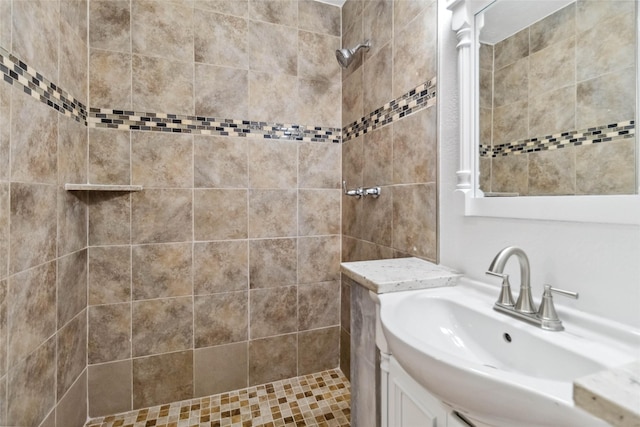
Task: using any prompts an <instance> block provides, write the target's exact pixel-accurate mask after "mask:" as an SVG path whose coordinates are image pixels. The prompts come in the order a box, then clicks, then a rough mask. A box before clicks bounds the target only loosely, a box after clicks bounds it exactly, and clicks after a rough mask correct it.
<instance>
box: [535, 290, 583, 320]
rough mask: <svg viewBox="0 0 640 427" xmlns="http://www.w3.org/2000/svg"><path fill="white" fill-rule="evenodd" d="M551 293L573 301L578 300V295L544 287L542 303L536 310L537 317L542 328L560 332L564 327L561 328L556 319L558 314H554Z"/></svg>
mask: <svg viewBox="0 0 640 427" xmlns="http://www.w3.org/2000/svg"><path fill="white" fill-rule="evenodd" d="M552 292H553V293H556V294H560V295H564V296H566V297H570V298H574V299H578V296H579V294H578V293H577V292H571V291H566V290H564V289H558V288H554V287H552V286H551V285H544V292H543V293H542V302H541V303H540V308H539V309H538V317H540V320H541V321H542V328H543V329H550V330H554V331H561V330H563V329H564V327H563V326H562V322H561V321H560V319H559V318H558V313H557V312H556V308H555V306H554V304H553V295H552V294H551V293H552Z"/></svg>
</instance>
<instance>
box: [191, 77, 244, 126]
mask: <svg viewBox="0 0 640 427" xmlns="http://www.w3.org/2000/svg"><path fill="white" fill-rule="evenodd" d="M195 67H196V74H195V85H196V87H197V88H198V89H197V91H196V94H195V113H196V114H197V115H198V116H206V117H214V118H217V119H225V118H228V119H236V120H237V119H238V118H246V117H248V115H249V104H248V98H249V72H248V71H247V70H239V69H237V68H228V67H215V66H212V65H205V64H196V65H195ZM225 138H228V137H225Z"/></svg>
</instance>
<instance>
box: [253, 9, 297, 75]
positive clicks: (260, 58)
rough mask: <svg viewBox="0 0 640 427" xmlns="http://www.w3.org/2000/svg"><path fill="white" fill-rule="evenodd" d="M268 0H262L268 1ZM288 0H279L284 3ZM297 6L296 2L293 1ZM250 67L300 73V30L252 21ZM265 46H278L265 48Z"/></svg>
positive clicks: (294, 73) (270, 71) (268, 70)
mask: <svg viewBox="0 0 640 427" xmlns="http://www.w3.org/2000/svg"><path fill="white" fill-rule="evenodd" d="M267 1H268V0H260V1H259V3H260V4H262V3H266V2H267ZM285 1H288V0H277V2H273V3H280V4H283V3H284V2H285ZM293 4H294V6H295V3H293ZM248 40H249V67H250V69H251V70H254V71H260V72H264V73H283V74H288V75H291V76H296V75H297V74H298V31H297V29H295V28H289V27H284V26H281V25H273V24H267V23H263V22H255V21H252V23H251V25H250V26H249V39H248ZM264 46H278V48H277V49H265V48H264Z"/></svg>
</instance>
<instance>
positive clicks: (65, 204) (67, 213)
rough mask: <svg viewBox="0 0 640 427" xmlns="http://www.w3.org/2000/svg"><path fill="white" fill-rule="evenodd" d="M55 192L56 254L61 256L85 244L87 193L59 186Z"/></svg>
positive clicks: (81, 247)
mask: <svg viewBox="0 0 640 427" xmlns="http://www.w3.org/2000/svg"><path fill="white" fill-rule="evenodd" d="M81 182H82V181H81ZM57 193H58V203H57V204H58V212H57V213H58V238H57V246H58V256H63V255H65V254H68V253H71V252H74V251H78V250H80V249H83V248H84V247H85V246H86V245H87V195H86V194H82V193H77V192H70V191H65V190H64V189H63V188H61V187H59V188H58V190H57Z"/></svg>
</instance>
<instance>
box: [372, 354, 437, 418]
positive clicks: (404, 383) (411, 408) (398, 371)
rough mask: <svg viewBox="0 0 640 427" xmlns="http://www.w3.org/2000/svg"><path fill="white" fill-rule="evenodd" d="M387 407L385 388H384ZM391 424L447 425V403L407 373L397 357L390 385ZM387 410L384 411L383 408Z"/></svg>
mask: <svg viewBox="0 0 640 427" xmlns="http://www.w3.org/2000/svg"><path fill="white" fill-rule="evenodd" d="M382 394H383V402H382V405H383V406H384V404H385V402H384V391H383V393H382ZM386 404H387V416H388V427H391V426H394V427H418V426H425V427H427V426H428V427H445V426H446V425H447V412H446V411H445V408H444V406H443V405H442V403H440V401H439V400H437V399H436V398H435V397H434V396H432V395H431V394H430V393H429V392H427V391H426V390H425V389H424V388H423V387H422V386H421V385H419V384H418V383H417V382H416V381H415V380H413V378H411V377H410V376H409V374H408V373H406V372H405V370H404V369H402V367H401V366H400V364H398V362H397V361H396V359H394V358H393V356H392V357H391V358H390V360H389V379H388V388H387V399H386ZM383 413H384V410H383Z"/></svg>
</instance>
